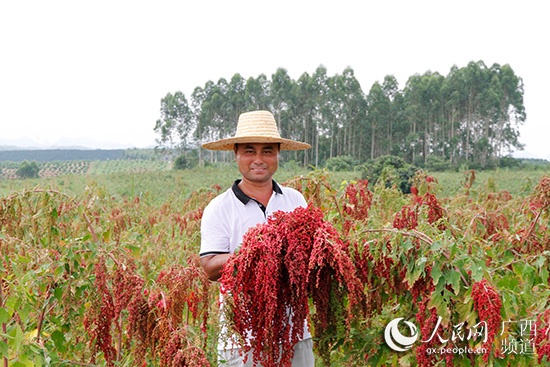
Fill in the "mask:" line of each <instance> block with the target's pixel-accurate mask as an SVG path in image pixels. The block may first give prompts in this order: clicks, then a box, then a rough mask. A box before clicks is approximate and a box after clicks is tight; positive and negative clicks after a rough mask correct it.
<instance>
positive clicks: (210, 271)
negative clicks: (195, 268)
mask: <svg viewBox="0 0 550 367" xmlns="http://www.w3.org/2000/svg"><path fill="white" fill-rule="evenodd" d="M229 257H231V254H219V255H212V256H205V257H202V258H201V266H202V268H203V269H204V272H205V273H206V276H207V277H208V279H210V280H211V281H217V280H218V279H220V277H221V275H222V274H221V273H222V270H223V266H224V265H225V264H226V263H227V260H228V259H229Z"/></svg>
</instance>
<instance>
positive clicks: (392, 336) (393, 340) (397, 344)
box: [384, 317, 418, 352]
mask: <svg viewBox="0 0 550 367" xmlns="http://www.w3.org/2000/svg"><path fill="white" fill-rule="evenodd" d="M401 320H403V318H402V317H399V318H397V319H393V320H391V321H390V323H389V324H388V325H387V326H386V330H385V331H384V339H386V344H388V346H389V347H390V348H391V349H393V350H395V351H396V352H405V351H406V350H408V349H409V348H410V347H411V346H412V345H413V344H414V342H415V341H416V339H418V332H417V330H416V326H415V325H414V324H413V323H412V322H409V321H405V324H406V325H407V326H408V327H409V330H410V331H411V336H405V335H403V334H401V332H400V331H399V329H398V327H397V326H398V324H399V322H400V321H401Z"/></svg>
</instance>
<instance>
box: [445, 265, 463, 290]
mask: <svg viewBox="0 0 550 367" xmlns="http://www.w3.org/2000/svg"><path fill="white" fill-rule="evenodd" d="M460 282H461V279H460V273H459V272H458V271H456V270H455V269H451V270H450V271H449V273H448V274H447V280H446V284H450V285H451V286H452V287H453V291H454V294H455V295H458V293H460Z"/></svg>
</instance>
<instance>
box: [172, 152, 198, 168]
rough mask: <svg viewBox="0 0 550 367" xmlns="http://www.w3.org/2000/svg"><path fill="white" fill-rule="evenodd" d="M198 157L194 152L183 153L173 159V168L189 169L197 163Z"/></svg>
mask: <svg viewBox="0 0 550 367" xmlns="http://www.w3.org/2000/svg"><path fill="white" fill-rule="evenodd" d="M198 163H199V159H198V157H197V156H196V155H194V154H183V155H180V156H178V157H177V158H176V159H174V165H173V168H174V169H180V170H181V169H189V168H194V167H196V166H197V165H198Z"/></svg>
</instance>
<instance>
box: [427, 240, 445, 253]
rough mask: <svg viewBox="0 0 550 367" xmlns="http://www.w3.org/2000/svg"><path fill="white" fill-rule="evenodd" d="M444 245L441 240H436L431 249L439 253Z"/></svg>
mask: <svg viewBox="0 0 550 367" xmlns="http://www.w3.org/2000/svg"><path fill="white" fill-rule="evenodd" d="M442 247H443V242H442V241H439V240H435V241H434V242H433V243H432V246H431V248H430V249H431V250H432V252H433V253H434V254H435V253H438V252H439V250H441V248H442Z"/></svg>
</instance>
